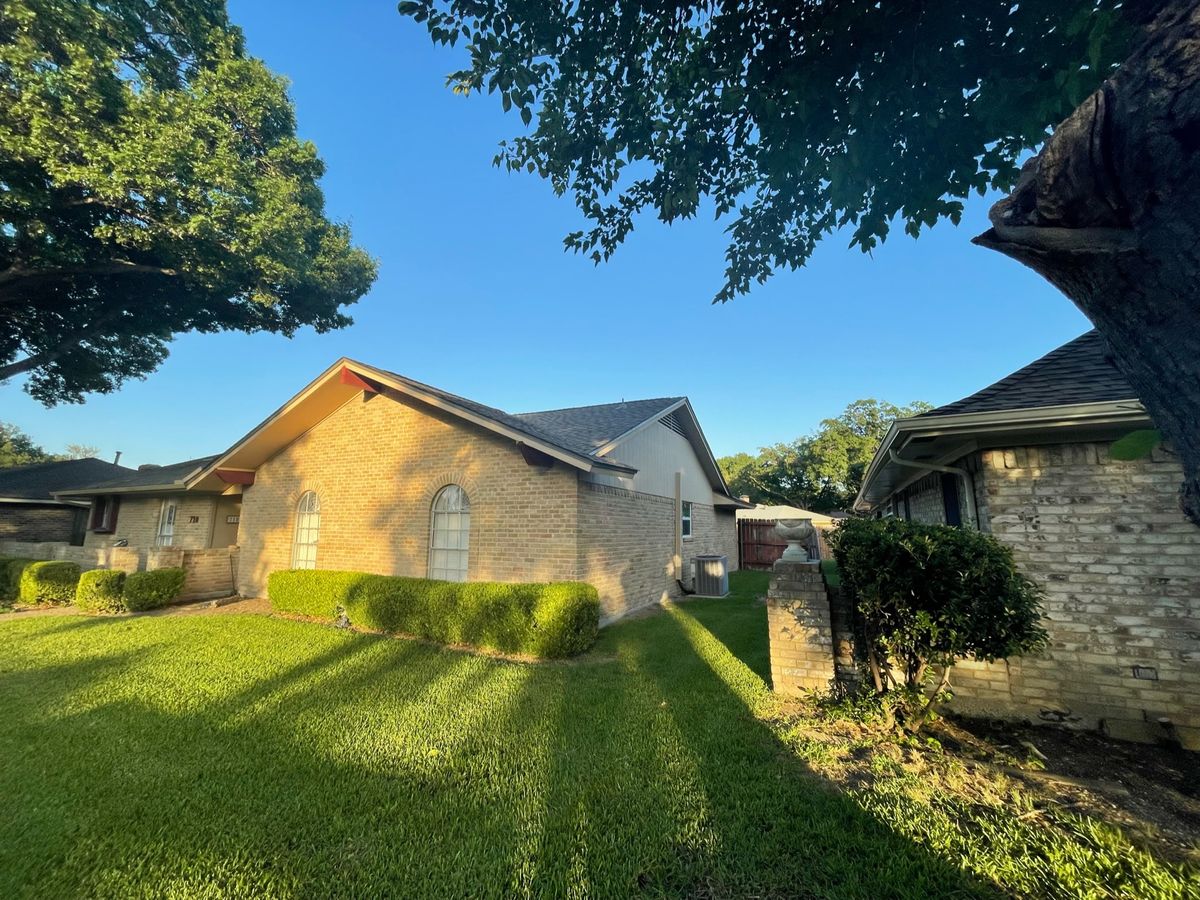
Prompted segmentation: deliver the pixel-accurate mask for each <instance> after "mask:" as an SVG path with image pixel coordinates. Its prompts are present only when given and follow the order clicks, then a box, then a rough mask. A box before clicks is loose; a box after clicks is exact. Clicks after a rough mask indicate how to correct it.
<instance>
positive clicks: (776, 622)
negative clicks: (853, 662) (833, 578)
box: [767, 559, 834, 694]
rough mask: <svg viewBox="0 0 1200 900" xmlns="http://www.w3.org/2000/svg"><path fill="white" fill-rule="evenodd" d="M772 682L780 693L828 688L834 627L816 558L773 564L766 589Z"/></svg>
mask: <svg viewBox="0 0 1200 900" xmlns="http://www.w3.org/2000/svg"><path fill="white" fill-rule="evenodd" d="M767 631H768V634H769V637H770V643H771V682H772V684H773V685H774V688H775V690H776V691H777V692H778V693H780V694H799V693H801V692H802V691H809V690H827V689H828V688H829V687H830V684H831V682H832V681H833V679H834V668H833V628H832V627H831V625H830V621H829V599H828V598H827V597H826V596H825V579H824V578H822V577H821V569H820V566H819V564H818V563H815V562H788V561H785V560H782V559H781V560H779V561H778V562H776V563H775V566H774V568H773V570H772V575H771V588H770V590H769V591H768V592H767Z"/></svg>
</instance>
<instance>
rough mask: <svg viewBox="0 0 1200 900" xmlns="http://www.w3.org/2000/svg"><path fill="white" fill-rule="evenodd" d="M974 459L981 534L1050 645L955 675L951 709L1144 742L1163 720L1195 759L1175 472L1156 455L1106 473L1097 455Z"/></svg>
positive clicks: (1198, 666) (1196, 657) (1185, 557)
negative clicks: (1152, 675)
mask: <svg viewBox="0 0 1200 900" xmlns="http://www.w3.org/2000/svg"><path fill="white" fill-rule="evenodd" d="M978 457H979V458H978V462H979V465H980V467H981V473H980V476H977V481H979V480H982V488H983V490H982V493H983V494H985V496H986V512H987V519H985V523H986V525H987V526H988V527H989V528H990V530H991V531H992V532H993V533H994V534H995V535H996V537H997V538H999V539H1000V540H1001V541H1003V542H1004V543H1006V544H1007V545H1009V546H1010V547H1011V548H1012V550H1013V555H1014V557H1015V558H1016V560H1017V562H1018V564H1019V565H1020V566H1021V568H1022V570H1023V571H1025V572H1026V573H1028V574H1029V575H1030V576H1031V577H1032V578H1033V579H1034V580H1035V581H1036V582H1037V583H1038V584H1039V585H1040V586H1041V587H1042V588H1043V590H1044V591H1045V592H1046V600H1045V608H1046V621H1045V623H1044V624H1045V626H1046V628H1047V630H1048V631H1049V633H1050V640H1051V643H1050V648H1049V650H1048V652H1047V653H1046V654H1045V655H1043V656H1041V657H1037V658H1032V657H1026V658H1023V659H1015V660H1011V661H1010V662H1008V663H999V664H995V665H986V664H970V663H960V664H959V666H958V667H956V669H955V675H954V678H953V683H954V686H955V689H956V694H957V695H956V698H955V701H954V702H955V704H956V705H958V706H959V707H960V708H963V709H967V710H971V709H973V710H977V711H981V712H998V713H1004V714H1010V715H1011V714H1012V713H1013V712H1017V713H1019V714H1022V715H1026V716H1028V717H1030V718H1031V719H1034V720H1045V721H1059V720H1062V721H1065V722H1067V723H1068V724H1073V725H1076V726H1080V727H1098V726H1100V725H1101V724H1103V726H1104V727H1105V728H1106V729H1107V730H1108V731H1110V732H1111V733H1113V734H1114V735H1116V736H1120V737H1127V738H1133V739H1149V740H1153V739H1155V738H1157V737H1161V736H1163V734H1164V730H1163V728H1162V726H1161V725H1159V724H1158V720H1159V719H1160V718H1161V717H1165V718H1168V719H1170V720H1171V721H1172V722H1173V723H1174V726H1175V728H1176V729H1177V731H1178V732H1179V734H1180V736H1181V737H1182V738H1183V740H1184V742H1185V743H1186V744H1188V745H1189V746H1193V747H1198V748H1200V528H1197V527H1196V526H1195V525H1193V524H1191V523H1190V522H1188V521H1187V520H1186V519H1185V518H1184V517H1183V515H1182V514H1181V513H1180V512H1179V509H1178V504H1177V501H1176V491H1177V488H1178V486H1179V482H1180V481H1181V479H1182V474H1181V470H1180V467H1179V465H1178V463H1176V462H1175V460H1174V459H1173V458H1172V457H1171V456H1170V455H1169V454H1168V453H1166V452H1164V451H1156V452H1155V453H1154V455H1153V456H1152V457H1151V458H1150V459H1146V460H1140V461H1136V462H1116V461H1114V460H1112V459H1110V458H1109V455H1108V445H1107V444H1103V443H1099V444H1098V443H1078V444H1061V445H1053V446H1042V447H1015V448H1006V449H1000V450H988V451H984V452H983V453H981V454H979V455H978ZM1134 666H1142V667H1149V668H1153V669H1155V670H1156V672H1157V679H1158V680H1142V679H1138V678H1135V677H1134V675H1133V668H1134Z"/></svg>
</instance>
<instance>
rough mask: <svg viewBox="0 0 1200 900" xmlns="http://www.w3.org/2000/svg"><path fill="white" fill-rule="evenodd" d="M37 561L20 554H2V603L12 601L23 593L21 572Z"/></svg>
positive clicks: (0, 598) (0, 601)
mask: <svg viewBox="0 0 1200 900" xmlns="http://www.w3.org/2000/svg"><path fill="white" fill-rule="evenodd" d="M35 562H37V560H36V559H25V558H24V557H19V556H0V603H12V602H13V601H14V600H16V599H17V597H18V596H19V595H20V593H21V573H22V572H24V571H25V567H26V566H28V565H30V564H32V563H35Z"/></svg>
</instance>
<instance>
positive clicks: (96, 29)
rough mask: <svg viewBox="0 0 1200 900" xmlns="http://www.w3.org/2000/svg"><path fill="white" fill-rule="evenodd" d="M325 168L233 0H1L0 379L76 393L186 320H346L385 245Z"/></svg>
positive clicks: (279, 327)
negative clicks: (331, 214) (357, 221)
mask: <svg viewBox="0 0 1200 900" xmlns="http://www.w3.org/2000/svg"><path fill="white" fill-rule="evenodd" d="M323 172H324V165H323V163H322V162H321V160H320V158H319V157H318V156H317V151H316V148H315V147H314V146H313V145H312V144H311V143H310V142H308V141H303V140H300V139H299V138H297V136H296V120H295V113H294V110H293V107H292V104H291V101H290V100H289V99H288V96H287V91H286V85H285V83H284V81H283V79H281V78H279V77H278V76H276V75H274V74H272V73H271V72H270V71H269V70H268V69H267V67H266V66H265V65H263V63H262V62H261V61H260V60H257V59H253V58H251V57H248V56H247V55H246V52H245V47H244V45H243V40H242V34H241V31H240V30H239V29H237V28H235V27H234V26H232V25H231V24H230V23H229V20H228V18H227V16H226V11H225V4H224V2H223V0H156V2H150V0H72V2H61V0H5V2H4V3H2V4H0V381H3V380H4V379H8V378H11V377H13V376H15V375H20V374H26V375H28V378H29V380H28V382H27V384H26V390H27V391H28V392H29V393H30V394H31V395H32V396H34V397H35V398H37V399H38V400H40V401H42V402H43V403H45V404H47V405H52V404H54V403H57V402H61V401H68V402H75V401H79V400H80V399H81V398H82V397H83V395H84V394H85V393H89V392H100V393H106V392H109V391H112V390H115V389H116V388H117V387H118V386H119V385H120V384H121V383H122V382H123V381H124V380H125V379H127V378H136V377H144V376H145V375H146V374H148V373H150V372H152V371H154V369H155V368H157V367H158V365H159V364H160V363H161V362H162V360H163V359H164V358H165V357H166V355H167V343H168V341H170V339H171V337H172V335H175V334H178V333H181V332H189V331H199V332H216V331H226V330H232V331H245V332H255V331H272V332H278V333H280V334H285V335H291V334H293V333H294V332H295V331H296V330H297V329H298V328H300V327H302V326H305V325H311V326H312V327H313V328H315V329H316V330H317V331H327V330H329V329H332V328H340V327H343V326H345V325H347V324H349V322H350V319H349V318H348V317H347V316H346V314H345V313H344V312H343V311H342V309H343V307H344V306H346V305H347V304H351V303H354V302H355V301H356V300H357V299H358V298H359V297H361V296H362V295H363V294H364V293H365V292H366V291H367V290H368V288H369V287H370V285H371V283H372V281H373V280H374V277H375V263H374V261H373V260H372V259H371V258H370V257H369V256H368V255H367V254H366V253H364V252H363V251H362V250H360V249H358V248H357V247H355V246H353V244H352V243H351V238H350V231H349V229H348V228H347V227H346V226H345V225H340V224H335V223H333V222H330V221H329V220H328V219H327V218H326V216H325V213H324V198H323V196H322V193H321V189H320V187H319V186H318V180H319V179H320V177H321V175H322V174H323Z"/></svg>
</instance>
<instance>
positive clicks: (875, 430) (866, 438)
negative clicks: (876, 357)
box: [717, 399, 933, 512]
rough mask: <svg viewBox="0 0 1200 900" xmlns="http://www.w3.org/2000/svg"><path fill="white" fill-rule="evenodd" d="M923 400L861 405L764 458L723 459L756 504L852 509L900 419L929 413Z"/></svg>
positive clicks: (770, 449)
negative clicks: (890, 430) (885, 439)
mask: <svg viewBox="0 0 1200 900" xmlns="http://www.w3.org/2000/svg"><path fill="white" fill-rule="evenodd" d="M932 408H933V407H932V406H931V405H930V404H928V403H925V402H923V401H916V402H914V403H910V404H909V405H908V406H896V405H895V404H892V403H887V402H881V401H879V400H874V399H868V400H855V401H854V402H853V403H851V404H850V405H849V406H847V407H846V409H845V410H844V411H843V412H842V414H841V415H839V416H837V417H836V418H832V419H825V420H823V421H822V422H821V426H820V428H819V429H818V430H817V431H816V433H814V434H811V435H808V436H806V437H800V438H797V439H796V440H794V441H792V442H791V443H783V444H775V445H773V446H770V447H763V448H762V449H761V450H760V451H759V454H758V456H756V457H752V456H750V454H748V453H738V454H736V455H734V456H725V457H722V458H721V459H720V460H718V461H717V462H718V464H719V465H720V466H721V471H722V472H724V473H725V474H726V481H727V482H728V481H730V475H731V474H732V476H733V479H734V481H733V482H731V485H732V484H736V485H737V489H734V493H735V494H736V493H742V494H747V495H749V496H750V499H751V500H752V501H753V502H755V503H767V504H770V503H780V504H784V505H789V506H798V507H801V508H802V509H809V510H812V511H813V512H832V511H834V510H842V509H848V508H849V507H850V505H851V504H852V503H853V502H854V498H855V497H856V496H857V495H858V491H859V489H860V488H861V487H862V481H863V476H864V474H865V473H866V469H867V466H868V465H869V464H870V462H871V457H873V456H874V455H875V451H876V450H877V449H878V448H879V444H880V442H881V441H882V440H883V437H884V435H885V434H887V430H888V428H889V427H890V426H891V424H892V422H893V421H894V420H895V419H904V418H909V417H911V416H916V415H920V414H921V413H923V412H928V411H929V410H930V409H932Z"/></svg>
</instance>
